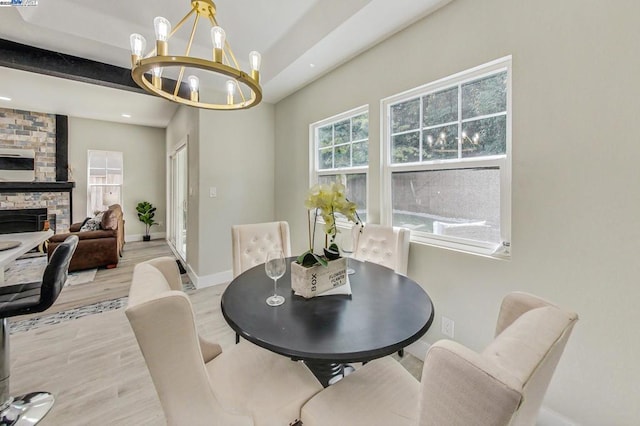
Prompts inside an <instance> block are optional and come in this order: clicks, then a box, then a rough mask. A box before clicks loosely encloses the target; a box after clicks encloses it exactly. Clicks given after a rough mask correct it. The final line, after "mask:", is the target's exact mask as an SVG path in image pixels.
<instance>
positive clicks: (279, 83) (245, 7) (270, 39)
mask: <svg viewBox="0 0 640 426" xmlns="http://www.w3.org/2000/svg"><path fill="white" fill-rule="evenodd" d="M450 1H451V0H392V1H391V0H386V1H383V0H348V1H345V0H322V1H320V0H216V1H215V3H216V8H217V15H216V18H217V19H218V22H219V24H220V26H222V27H223V28H224V29H225V31H226V33H227V40H228V42H229V43H230V44H231V47H232V48H233V51H234V53H235V55H236V57H237V58H238V61H239V62H240V65H241V67H243V69H245V70H246V69H248V66H247V61H246V59H244V58H247V57H248V54H249V52H250V51H251V50H257V51H259V52H260V53H262V58H263V60H262V70H261V83H262V87H263V96H264V101H266V102H272V103H275V102H277V101H279V100H281V99H283V98H284V97H286V96H288V95H289V94H291V93H293V92H295V91H296V90H298V89H299V88H301V87H303V86H305V85H306V84H309V83H310V82H312V81H313V80H315V79H316V78H318V77H320V76H322V75H323V74H325V73H327V72H329V71H330V70H332V69H334V68H335V67H337V66H338V65H340V64H342V63H344V62H346V61H347V60H349V59H351V58H352V57H354V56H356V55H357V54H359V53H361V52H363V51H364V50H366V49H368V48H370V47H372V46H373V45H375V44H376V43H378V42H380V41H381V40H383V39H385V38H387V37H389V36H390V35H391V34H393V33H395V32H397V31H399V30H401V29H403V28H405V27H406V26H408V25H409V24H411V23H413V22H414V21H416V20H418V19H420V18H422V17H424V16H426V15H427V14H429V13H431V12H432V11H434V10H435V9H437V8H438V7H440V6H442V5H444V4H446V3H448V2H450ZM189 8H190V2H189V1H188V0H180V1H175V0H173V1H171V0H156V1H154V2H146V1H133V2H132V1H130V0H110V1H104V0H40V1H39V5H38V6H36V7H21V8H13V7H7V8H0V38H4V39H7V40H12V41H16V42H19V43H23V44H28V45H32V46H36V47H40V48H43V49H48V50H53V51H58V52H62V53H66V54H70V55H74V56H80V57H84V58H88V59H92V60H95V61H99V62H105V63H108V64H112V65H117V66H120V67H126V68H130V66H131V64H130V50H129V34H131V33H133V32H138V33H140V34H142V35H143V36H145V37H146V38H147V40H148V46H149V45H152V44H153V40H154V34H153V18H154V17H155V16H164V17H166V18H167V19H169V21H170V22H171V23H172V24H174V25H175V24H176V23H177V22H178V21H179V20H180V19H181V18H182V17H183V16H184V15H185V14H186V13H187V11H188V10H189ZM191 22H192V21H190V22H189V23H187V24H185V26H184V27H183V28H182V30H181V31H180V32H178V33H176V35H175V37H174V38H172V40H171V43H170V51H171V49H172V46H174V45H176V46H179V47H181V46H185V45H186V38H187V37H188V36H189V32H190V26H191ZM208 28H209V25H203V24H199V26H198V33H197V34H196V38H195V39H194V43H196V44H195V45H194V48H193V50H192V54H194V55H198V56H202V57H208V56H210V55H211V47H210V38H209V36H208V35H207V34H206V31H208ZM180 39H183V40H185V41H180ZM311 64H313V66H312V65H311ZM1 96H7V97H11V98H12V101H11V102H5V101H0V107H6V108H17V109H28V110H34V111H44V112H49V113H56V114H67V115H73V116H78V117H85V118H95V119H101V120H108V121H120V122H129V123H134V124H141V125H149V126H155V127H165V126H166V125H167V124H168V122H169V120H170V119H171V117H172V116H173V114H174V112H175V109H176V105H175V104H173V103H171V102H169V101H165V100H162V99H160V98H156V97H153V96H149V95H142V94H136V93H132V92H126V91H122V90H116V89H109V88H105V87H101V86H95V85H91V84H86V83H79V82H75V81H71V80H65V79H59V78H55V77H47V76H42V75H38V74H33V73H28V72H23V71H16V70H11V69H7V68H2V67H0V97H1ZM123 113H125V114H130V115H131V116H132V117H131V118H123V117H122V116H121V114H123Z"/></svg>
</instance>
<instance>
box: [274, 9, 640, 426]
mask: <svg viewBox="0 0 640 426" xmlns="http://www.w3.org/2000/svg"><path fill="white" fill-rule="evenodd" d="M638 16H640V2H637V1H636V0H618V1H615V2H601V1H581V0H564V1H560V2H559V1H552V0H541V1H538V2H525V1H513V0H484V1H477V0H455V1H453V2H452V3H450V4H449V5H447V6H445V7H444V8H442V9H441V10H439V11H437V12H435V13H434V14H433V15H431V16H429V17H427V18H425V19H423V20H421V21H419V22H417V23H416V24H414V25H413V26H411V27H409V28H408V29H407V30H405V31H403V32H401V33H398V34H396V35H395V36H393V37H392V38H390V39H388V40H386V41H384V42H383V43H381V44H380V45H378V46H376V47H374V48H373V49H371V50H369V51H367V52H365V53H363V54H362V55H360V56H358V57H356V58H355V59H353V60H351V61H350V62H348V63H346V64H345V65H343V66H341V67H340V68H338V69H336V70H335V71H334V72H332V73H330V74H328V75H327V76H325V77H323V78H321V79H319V80H317V81H315V82H314V83H312V84H311V85H309V86H307V87H305V88H303V89H302V90H300V91H299V92H297V93H295V94H294V95H291V96H290V97H288V98H286V99H284V100H283V101H281V102H279V103H278V104H277V105H276V141H277V142H276V156H275V162H276V172H275V173H276V175H275V176H276V181H275V183H276V185H275V195H276V217H277V218H278V219H282V220H287V221H289V223H290V225H291V235H292V244H293V249H294V250H295V251H302V250H304V248H305V245H306V235H307V231H306V222H305V219H304V217H305V216H304V208H303V206H302V204H303V200H304V197H305V193H306V189H307V186H308V166H309V164H308V162H309V153H308V126H309V124H310V123H313V122H315V121H318V120H321V119H323V118H326V117H329V116H332V115H334V114H337V113H340V112H343V111H346V110H349V109H351V108H354V107H357V106H360V105H363V104H368V105H369V108H370V125H369V128H370V129H371V130H370V175H369V182H370V191H369V199H370V202H371V204H370V209H371V210H370V212H371V215H370V221H372V222H376V221H377V220H378V218H379V217H380V201H381V200H380V196H379V188H380V177H379V173H380V172H379V170H380V167H379V166H380V136H379V132H378V130H377V129H379V128H380V100H381V99H382V98H384V97H387V96H390V95H392V94H395V93H398V92H402V91H404V90H408V89H411V88H413V87H416V86H419V85H421V84H424V83H427V82H431V81H434V80H437V79H439V78H442V77H446V76H448V75H451V74H454V73H457V72H459V71H463V70H465V69H468V68H471V67H474V66H477V65H480V64H483V63H486V62H489V61H491V60H494V59H497V58H500V57H503V56H506V55H513V188H512V194H513V200H512V244H513V247H512V251H513V257H512V259H511V260H510V261H499V260H493V259H489V258H484V257H480V256H474V255H469V254H464V253H459V252H455V251H450V250H445V249H440V248H434V247H429V246H425V245H418V244H412V246H411V253H410V258H409V275H410V276H411V277H412V278H414V279H415V280H417V281H418V282H420V283H421V284H422V285H423V286H424V288H425V289H426V290H427V291H428V293H429V294H430V295H431V297H432V298H433V301H434V304H435V309H436V318H435V321H434V323H433V326H432V328H431V330H430V331H429V332H428V333H427V335H426V336H425V340H427V341H429V342H434V341H436V340H438V339H440V338H442V337H443V336H442V335H441V333H440V326H441V316H442V315H445V316H447V317H449V318H452V319H453V320H454V321H455V322H456V325H455V331H456V340H458V341H460V342H461V343H463V344H465V345H467V346H469V347H471V348H473V349H476V350H480V349H482V348H483V347H484V346H485V345H486V344H487V342H489V341H490V340H491V338H492V335H493V330H494V326H495V320H496V315H497V311H498V307H499V303H500V300H501V298H502V297H503V295H504V294H505V293H507V292H509V291H513V290H524V291H528V292H532V293H535V294H538V295H540V296H542V297H545V298H548V299H550V300H553V301H555V302H556V303H558V304H560V305H562V306H566V307H568V308H571V309H573V310H575V311H577V312H578V313H579V314H580V317H581V320H580V322H579V323H578V325H577V326H576V329H575V331H574V335H573V336H572V338H571V340H570V341H569V344H568V347H567V349H566V352H565V355H564V357H563V359H562V360H561V361H560V364H559V367H558V370H557V371H556V374H555V376H554V379H553V381H552V383H551V386H550V389H549V391H548V393H547V398H546V400H545V405H546V406H547V407H548V408H550V409H552V410H555V411H557V412H559V413H561V414H562V415H564V416H566V417H569V418H571V419H573V420H575V421H577V422H579V423H581V424H591V425H603V424H609V425H631V424H638V421H639V420H640V405H639V404H638V403H637V402H638V395H639V394H640V387H639V386H638V383H640V364H639V363H638V356H639V355H640V334H639V332H638V323H639V322H640V309H638V308H637V299H638V297H639V296H640V290H638V277H639V276H640V262H639V261H638V259H637V253H638V251H639V249H640V226H638V223H639V222H638V218H639V217H640V197H638V191H637V189H636V187H637V185H638V182H640V167H638V165H637V158H638V157H640V141H639V140H638V139H639V138H638V136H637V135H636V133H635V132H634V130H633V126H634V125H635V123H636V122H637V114H638V111H640V96H638V94H639V93H640V81H639V80H638V75H640V73H639V72H638V70H639V69H640V56H639V55H637V52H638V40H640V26H638V25H637V17H638ZM629 126H631V128H632V130H631V131H629V130H628V129H627V128H628V127H629Z"/></svg>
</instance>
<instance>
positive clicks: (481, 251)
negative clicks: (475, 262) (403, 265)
mask: <svg viewBox="0 0 640 426" xmlns="http://www.w3.org/2000/svg"><path fill="white" fill-rule="evenodd" d="M411 242H412V243H416V244H421V245H425V246H430V247H437V248H443V249H446V250H453V251H457V252H459V253H466V254H472V255H476V256H482V257H487V258H490V259H496V260H511V252H510V246H509V247H504V246H502V245H500V246H497V247H496V245H495V244H488V243H482V242H473V241H468V240H462V241H453V240H449V239H440V238H437V237H432V236H429V237H427V236H423V235H414V234H413V233H412V235H411Z"/></svg>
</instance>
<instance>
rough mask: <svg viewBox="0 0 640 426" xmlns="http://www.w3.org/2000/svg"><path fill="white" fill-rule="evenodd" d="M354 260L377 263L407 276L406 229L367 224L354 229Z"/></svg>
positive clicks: (408, 234)
mask: <svg viewBox="0 0 640 426" xmlns="http://www.w3.org/2000/svg"><path fill="white" fill-rule="evenodd" d="M351 232H352V236H353V247H354V250H353V257H354V259H358V260H362V261H367V262H373V263H377V264H379V265H382V266H386V267H387V268H391V269H393V270H394V271H396V272H397V273H399V274H403V275H407V265H408V263H409V236H410V231H409V230H408V229H406V228H397V227H391V226H382V225H373V224H367V225H366V226H365V227H362V226H361V225H358V226H354V227H353V228H352V231H351Z"/></svg>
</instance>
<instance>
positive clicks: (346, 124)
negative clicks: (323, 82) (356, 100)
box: [309, 106, 369, 222]
mask: <svg viewBox="0 0 640 426" xmlns="http://www.w3.org/2000/svg"><path fill="white" fill-rule="evenodd" d="M309 141H310V149H309V152H310V153H311V158H310V164H311V168H310V169H311V176H310V183H311V185H314V184H316V183H320V184H326V183H330V182H333V181H335V180H336V179H340V181H341V182H342V183H343V184H344V185H345V188H346V196H347V198H348V199H349V201H353V202H354V203H356V204H357V206H358V208H357V211H358V215H359V216H360V219H361V220H363V221H366V216H367V172H368V169H369V110H368V108H367V106H363V107H360V108H356V109H353V110H351V111H347V112H345V113H342V114H339V115H336V116H334V117H330V118H327V119H325V120H322V121H319V122H317V123H313V124H311V125H310V126H309ZM336 219H337V220H338V221H341V220H344V221H345V222H346V219H343V218H340V217H336Z"/></svg>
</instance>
